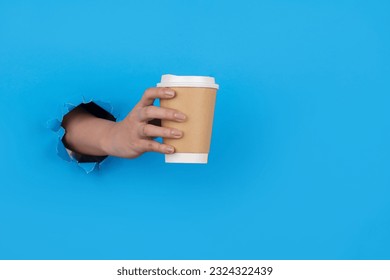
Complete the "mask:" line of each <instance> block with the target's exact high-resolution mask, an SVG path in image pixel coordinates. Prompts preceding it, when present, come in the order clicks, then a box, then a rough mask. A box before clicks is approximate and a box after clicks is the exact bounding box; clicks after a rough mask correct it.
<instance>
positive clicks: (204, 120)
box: [157, 74, 219, 163]
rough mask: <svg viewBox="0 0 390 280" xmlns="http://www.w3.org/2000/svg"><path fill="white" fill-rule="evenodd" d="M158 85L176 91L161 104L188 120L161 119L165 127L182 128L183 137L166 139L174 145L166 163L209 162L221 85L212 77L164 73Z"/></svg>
mask: <svg viewBox="0 0 390 280" xmlns="http://www.w3.org/2000/svg"><path fill="white" fill-rule="evenodd" d="M157 87H169V88H172V89H173V90H175V92H176V95H175V97H174V98H172V99H161V100H160V106H161V107H165V108H171V109H176V110H178V111H180V112H183V113H184V114H186V116H187V118H186V121H185V122H182V123H179V122H174V121H169V120H162V126H163V127H169V128H176V129H179V130H181V131H183V137H182V138H180V139H172V138H163V143H165V144H168V145H171V146H173V147H174V148H175V153H173V154H167V155H165V162H167V163H207V162H208V155H209V152H210V143H211V133H212V127H213V118H214V107H215V99H216V93H217V90H218V88H219V86H218V85H217V84H216V83H215V79H214V78H213V77H207V76H176V75H170V74H168V75H163V76H162V77H161V82H160V83H158V84H157Z"/></svg>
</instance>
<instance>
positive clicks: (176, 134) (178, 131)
mask: <svg viewBox="0 0 390 280" xmlns="http://www.w3.org/2000/svg"><path fill="white" fill-rule="evenodd" d="M171 134H172V135H173V136H176V137H178V138H179V137H181V136H182V135H183V132H181V131H180V130H175V129H173V130H171Z"/></svg>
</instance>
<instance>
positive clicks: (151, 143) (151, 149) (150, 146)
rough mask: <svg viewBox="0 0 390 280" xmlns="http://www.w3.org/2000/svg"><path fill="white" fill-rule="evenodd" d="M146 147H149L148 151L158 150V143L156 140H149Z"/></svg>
mask: <svg viewBox="0 0 390 280" xmlns="http://www.w3.org/2000/svg"><path fill="white" fill-rule="evenodd" d="M146 147H147V149H148V151H156V150H157V147H156V143H155V142H152V141H151V142H148V143H147V144H146Z"/></svg>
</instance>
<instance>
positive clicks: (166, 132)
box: [163, 128, 172, 137]
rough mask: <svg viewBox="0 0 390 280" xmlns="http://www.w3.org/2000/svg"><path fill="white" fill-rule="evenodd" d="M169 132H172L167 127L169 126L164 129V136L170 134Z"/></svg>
mask: <svg viewBox="0 0 390 280" xmlns="http://www.w3.org/2000/svg"><path fill="white" fill-rule="evenodd" d="M171 134H172V129H169V128H166V129H164V131H163V135H164V136H165V137H168V136H170V135H171Z"/></svg>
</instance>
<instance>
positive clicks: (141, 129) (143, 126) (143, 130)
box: [139, 123, 147, 136]
mask: <svg viewBox="0 0 390 280" xmlns="http://www.w3.org/2000/svg"><path fill="white" fill-rule="evenodd" d="M146 132H147V131H146V124H145V123H143V124H141V125H140V126H139V134H140V135H141V136H146Z"/></svg>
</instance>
